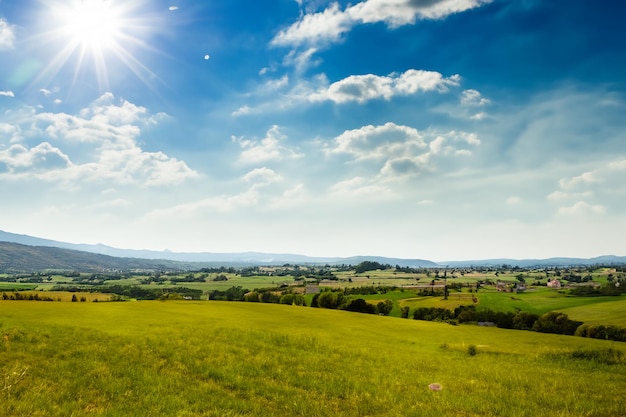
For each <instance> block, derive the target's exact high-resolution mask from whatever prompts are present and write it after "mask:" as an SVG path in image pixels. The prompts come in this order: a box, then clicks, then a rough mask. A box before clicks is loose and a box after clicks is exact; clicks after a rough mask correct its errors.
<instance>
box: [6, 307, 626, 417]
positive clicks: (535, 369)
mask: <svg viewBox="0 0 626 417" xmlns="http://www.w3.org/2000/svg"><path fill="white" fill-rule="evenodd" d="M0 308H1V311H2V313H1V315H0V317H1V319H0V320H1V321H2V328H1V331H2V333H3V334H4V335H5V337H4V341H3V344H2V345H1V347H0V354H1V356H2V359H3V360H2V361H1V364H0V375H2V377H3V381H4V389H3V390H2V393H1V394H0V395H2V396H3V403H2V404H3V407H2V409H1V410H0V415H6V416H33V415H39V416H67V415H103V416H122V415H133V416H154V415H180V416H196V415H197V416H225V415H231V416H265V415H267V416H271V415H274V416H275V415H302V416H331V415H342V416H363V415H370V416H401V415H402V416H406V415H409V416H410V415H414V416H441V415H446V416H468V415H469V416H471V415H476V416H501V415H516V416H554V415H568V416H620V415H624V413H625V412H626V402H625V400H624V397H623V395H622V394H623V392H624V389H626V381H625V380H624V378H623V375H624V373H625V372H626V360H625V358H626V349H625V348H624V346H623V344H621V343H619V342H608V341H598V340H593V339H585V338H578V337H568V336H557V335H546V334H538V333H533V332H520V331H507V330H501V329H494V328H478V327H476V326H450V325H447V324H443V323H429V322H423V321H415V320H400V319H396V318H391V317H380V316H371V315H364V314H354V313H349V312H344V311H332V310H325V309H311V308H305V307H297V306H285V305H271V304H259V303H228V302H194V301H191V302H184V301H167V302H159V301H141V302H135V303H40V302H32V301H24V302H19V303H18V302H12V301H0ZM470 347H473V348H474V349H475V351H474V353H475V354H470V353H469V352H470V350H468V349H469V348H470ZM432 384H438V385H432ZM429 386H431V388H429ZM432 388H434V389H432ZM438 388H440V390H436V389H438ZM511 398H514V399H515V400H514V401H512V400H511Z"/></svg>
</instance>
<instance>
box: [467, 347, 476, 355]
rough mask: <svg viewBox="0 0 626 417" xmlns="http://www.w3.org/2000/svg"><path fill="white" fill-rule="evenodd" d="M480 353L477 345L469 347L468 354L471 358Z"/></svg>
mask: <svg viewBox="0 0 626 417" xmlns="http://www.w3.org/2000/svg"><path fill="white" fill-rule="evenodd" d="M477 353H478V348H477V347H476V345H469V346H468V347H467V354H468V355H470V356H476V354H477Z"/></svg>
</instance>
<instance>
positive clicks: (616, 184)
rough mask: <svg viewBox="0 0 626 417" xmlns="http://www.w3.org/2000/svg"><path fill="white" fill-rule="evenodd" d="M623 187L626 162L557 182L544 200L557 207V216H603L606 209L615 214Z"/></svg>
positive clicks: (619, 207) (604, 164)
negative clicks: (608, 208)
mask: <svg viewBox="0 0 626 417" xmlns="http://www.w3.org/2000/svg"><path fill="white" fill-rule="evenodd" d="M624 183H626V159H620V160H616V161H612V162H609V163H606V162H605V163H602V165H601V166H600V167H599V168H596V169H594V170H590V171H586V172H583V173H582V174H580V175H577V176H573V177H566V178H561V179H560V180H559V188H558V189H557V190H555V191H553V192H552V193H550V194H548V196H547V199H548V200H549V201H552V202H554V203H557V204H559V205H561V207H559V208H558V210H557V212H558V213H559V214H583V213H587V214H589V213H593V214H603V213H604V212H605V211H606V210H607V205H608V206H609V207H613V208H615V209H616V210H618V211H619V210H621V207H622V206H623V198H624V196H626V191H624V189H623V184H624ZM573 202H575V203H573ZM566 204H570V205H566Z"/></svg>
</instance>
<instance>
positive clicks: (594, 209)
mask: <svg viewBox="0 0 626 417" xmlns="http://www.w3.org/2000/svg"><path fill="white" fill-rule="evenodd" d="M604 213H606V207H604V206H602V205H599V204H596V205H592V204H589V203H587V202H585V201H578V202H577V203H576V204H574V205H573V206H570V207H561V208H559V214H560V215H567V216H582V215H590V214H591V215H601V214H604Z"/></svg>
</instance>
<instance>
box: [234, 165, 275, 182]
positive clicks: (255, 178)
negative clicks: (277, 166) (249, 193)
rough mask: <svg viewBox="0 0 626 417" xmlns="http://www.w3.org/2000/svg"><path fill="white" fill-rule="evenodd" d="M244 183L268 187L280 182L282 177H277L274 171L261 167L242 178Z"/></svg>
mask: <svg viewBox="0 0 626 417" xmlns="http://www.w3.org/2000/svg"><path fill="white" fill-rule="evenodd" d="M243 179H244V181H246V182H250V183H253V184H256V185H268V184H272V183H275V182H280V181H282V180H283V177H282V176H280V175H278V174H277V173H276V172H274V170H272V169H270V168H267V167H263V168H255V169H253V170H252V171H250V172H248V173H247V174H246V175H244V176H243Z"/></svg>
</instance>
